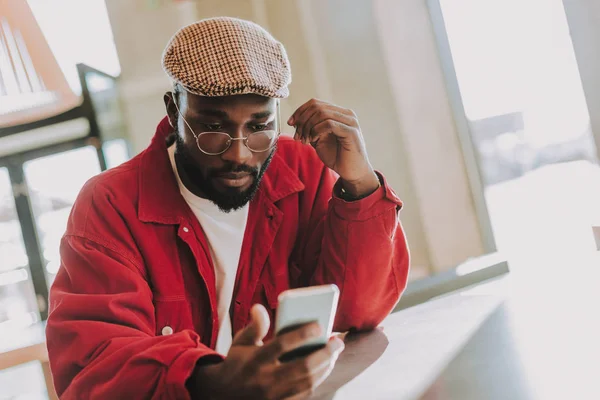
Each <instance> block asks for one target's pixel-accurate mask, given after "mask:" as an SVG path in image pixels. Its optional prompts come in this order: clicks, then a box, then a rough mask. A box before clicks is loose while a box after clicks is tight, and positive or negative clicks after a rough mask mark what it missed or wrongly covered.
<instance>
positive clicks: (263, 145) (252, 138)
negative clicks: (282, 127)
mask: <svg viewBox="0 0 600 400" xmlns="http://www.w3.org/2000/svg"><path fill="white" fill-rule="evenodd" d="M174 104H175V107H176V108H177V112H178V113H179V115H180V116H181V119H183V122H184V123H185V124H186V125H187V127H188V129H189V130H190V132H192V135H194V138H195V139H196V145H197V146H198V150H200V151H201V152H203V153H204V154H207V155H209V156H218V155H220V154H223V153H225V152H226V151H227V150H229V148H230V147H231V145H232V144H233V142H234V141H235V140H242V143H243V144H244V145H245V146H246V147H247V148H248V150H250V151H251V152H253V153H264V152H265V151H269V150H271V149H272V148H273V147H275V144H276V143H277V139H278V138H279V135H280V132H279V121H281V115H279V114H280V110H279V102H277V128H278V130H277V131H275V130H264V131H258V132H252V133H250V134H248V136H246V137H241V138H234V137H231V135H229V134H228V133H225V132H216V131H210V132H201V133H200V134H198V135H197V134H196V132H194V130H193V129H192V127H191V126H190V124H188V122H187V120H186V119H185V117H184V116H183V114H182V113H181V111H179V107H178V106H177V102H176V101H174Z"/></svg>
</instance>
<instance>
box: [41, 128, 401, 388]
mask: <svg viewBox="0 0 600 400" xmlns="http://www.w3.org/2000/svg"><path fill="white" fill-rule="evenodd" d="M169 130H170V128H169V125H168V123H167V121H166V119H164V120H163V121H162V122H161V123H160V124H159V126H158V129H157V132H156V135H155V136H154V138H153V139H152V143H151V144H150V146H149V147H148V148H147V149H146V150H145V151H143V152H142V153H141V154H139V155H138V156H136V157H135V158H133V159H132V160H130V161H129V162H126V163H124V164H122V165H121V166H119V167H117V168H113V169H111V170H109V171H106V172H104V173H102V174H100V175H98V176H96V177H94V178H92V179H90V180H89V181H88V182H87V183H86V185H85V186H84V187H83V189H82V190H81V193H80V194H79V197H78V198H77V201H76V202H75V205H74V206H73V210H72V212H71V215H70V217H69V222H68V226H67V230H66V233H65V235H64V238H63V240H62V243H61V259H62V265H61V268H60V270H59V272H58V275H57V276H56V280H55V282H54V284H53V286H52V289H51V293H50V315H49V317H48V324H47V345H48V352H49V356H50V364H51V369H52V373H53V376H54V382H55V386H56V390H57V392H58V394H59V395H60V397H61V398H62V399H90V398H98V399H117V398H119V399H120V398H123V399H141V398H144V399H146V398H152V399H186V398H189V394H188V392H187V390H186V386H185V383H186V380H187V379H188V378H189V376H190V374H191V373H192V371H193V369H194V366H195V364H196V362H197V361H198V360H199V359H201V358H202V357H206V356H215V355H216V353H215V351H214V350H213V349H214V346H215V342H216V339H217V330H218V321H217V302H216V298H217V297H216V289H215V276H214V271H213V265H212V261H211V257H210V252H209V246H208V242H207V239H206V236H205V235H204V233H203V231H202V227H201V226H200V224H199V222H198V220H197V219H196V217H195V216H194V214H193V213H192V211H191V210H190V209H189V207H188V206H187V204H186V202H185V201H184V199H183V198H182V197H181V195H180V193H179V188H178V186H177V182H176V179H175V176H174V174H173V170H172V169H171V164H170V162H169V158H168V154H167V147H166V142H165V138H166V137H167V135H168V134H169V133H170V132H169ZM76 167H77V166H74V168H76ZM380 178H381V180H382V182H383V185H382V187H381V188H380V189H378V190H377V191H376V192H375V193H374V194H372V195H370V196H369V197H367V198H364V199H362V200H358V201H355V202H346V201H344V200H342V199H340V198H339V197H337V196H336V195H334V193H337V191H338V190H339V189H340V188H339V183H337V184H336V180H337V177H336V175H335V174H334V173H333V172H332V171H331V170H329V169H328V168H327V167H325V166H324V165H323V163H322V162H321V161H320V160H319V158H318V157H317V155H316V153H315V151H314V150H313V149H312V148H311V147H310V146H304V145H301V144H299V143H297V142H294V141H292V140H291V139H289V138H284V137H282V138H281V139H280V140H279V144H278V149H277V152H276V154H275V156H274V157H273V160H272V163H271V165H270V167H269V169H268V170H267V172H266V173H265V175H264V177H263V181H262V183H261V186H260V189H259V191H258V192H257V194H256V196H255V198H254V199H253V200H252V201H251V203H250V210H249V216H248V223H247V227H246V232H245V236H244V240H243V245H242V250H241V257H240V262H239V267H238V273H237V278H236V283H235V288H234V292H233V300H232V305H231V319H232V325H233V330H234V332H237V331H239V330H240V329H242V328H243V327H244V326H245V325H246V324H247V322H248V319H249V310H250V307H251V306H252V305H253V304H255V303H261V304H263V305H264V306H265V307H266V308H267V310H269V312H270V314H271V320H272V321H273V316H274V312H275V308H276V306H277V295H278V294H279V293H280V292H282V291H283V290H285V289H288V288H290V287H300V286H311V285H319V284H327V283H335V284H337V285H338V287H339V288H340V290H341V296H340V301H339V306H338V310H337V316H336V321H335V330H337V331H346V330H350V329H358V330H363V329H371V328H374V327H375V326H377V324H379V323H380V322H381V321H382V320H383V319H384V318H385V317H386V316H387V315H388V313H389V312H390V311H391V310H392V309H393V307H394V305H395V304H396V303H397V301H398V299H399V298H400V295H401V293H402V291H403V290H404V288H405V286H406V282H407V276H408V267H409V254H408V249H407V245H406V240H405V237H404V232H403V230H402V227H401V225H400V222H399V219H398V211H399V209H400V207H401V202H400V200H399V199H398V197H397V196H396V195H395V194H394V192H393V191H392V189H391V188H390V187H389V186H388V185H387V184H386V183H385V179H384V178H383V177H380ZM165 327H169V328H170V329H169V328H167V329H164V328H165ZM171 330H172V332H173V333H172V334H170V333H171Z"/></svg>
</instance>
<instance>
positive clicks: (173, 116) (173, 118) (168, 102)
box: [163, 92, 179, 129]
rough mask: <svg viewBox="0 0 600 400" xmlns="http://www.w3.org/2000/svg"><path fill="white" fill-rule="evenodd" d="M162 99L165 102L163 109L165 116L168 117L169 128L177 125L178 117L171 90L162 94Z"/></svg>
mask: <svg viewBox="0 0 600 400" xmlns="http://www.w3.org/2000/svg"><path fill="white" fill-rule="evenodd" d="M163 101H164V102H165V109H166V111H167V117H168V118H169V125H171V128H173V129H174V128H175V127H176V126H177V120H178V119H179V113H178V112H177V107H176V106H175V94H174V93H173V92H167V93H165V95H164V96H163Z"/></svg>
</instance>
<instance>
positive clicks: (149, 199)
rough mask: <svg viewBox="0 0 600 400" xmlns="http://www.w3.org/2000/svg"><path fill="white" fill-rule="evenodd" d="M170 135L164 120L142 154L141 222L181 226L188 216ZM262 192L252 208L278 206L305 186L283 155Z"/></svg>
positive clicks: (275, 159) (277, 156) (275, 158)
mask: <svg viewBox="0 0 600 400" xmlns="http://www.w3.org/2000/svg"><path fill="white" fill-rule="evenodd" d="M171 132H172V128H171V127H170V125H169V122H168V119H167V118H166V117H165V118H163V120H162V121H161V122H160V123H159V124H158V127H157V129H156V133H155V135H154V137H153V138H152V142H151V143H150V146H149V147H148V148H147V149H146V150H144V152H143V153H142V154H141V160H140V169H139V202H138V218H139V219H140V220H141V221H142V222H155V223H162V224H178V223H180V222H181V221H182V220H183V219H184V218H185V216H186V215H188V214H187V212H186V210H187V208H188V206H187V204H186V203H185V200H184V199H183V197H182V196H181V194H180V193H179V187H178V186H177V180H176V178H175V175H174V173H173V169H172V168H171V163H170V161H169V155H168V153H167V144H166V139H167V137H168V135H169V134H170V133H171ZM259 190H260V191H261V193H262V194H263V195H264V196H256V197H255V199H254V200H252V202H251V203H250V207H251V208H252V207H256V204H255V203H256V201H257V198H258V197H260V198H262V199H264V200H266V201H269V202H271V203H275V202H277V201H279V200H281V199H283V198H285V197H287V196H290V195H292V194H294V193H297V192H300V191H302V190H304V184H303V183H302V181H300V178H298V175H297V174H296V173H295V172H294V171H293V170H292V169H291V168H290V167H289V166H288V165H287V163H286V162H285V160H284V159H283V158H282V156H281V154H279V153H275V155H274V156H273V160H272V161H271V164H270V165H269V169H268V170H267V172H266V173H265V174H264V176H263V179H262V181H261V183H260V188H259Z"/></svg>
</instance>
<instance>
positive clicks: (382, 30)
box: [107, 0, 483, 273]
mask: <svg viewBox="0 0 600 400" xmlns="http://www.w3.org/2000/svg"><path fill="white" fill-rule="evenodd" d="M135 4H142V3H141V2H124V1H121V0H107V7H108V10H109V15H110V18H111V22H112V24H113V31H114V36H115V41H116V45H117V51H118V52H119V56H120V61H121V67H122V70H123V74H122V81H123V84H124V87H125V89H124V94H125V103H126V106H127V112H128V120H129V123H130V126H131V132H132V142H133V147H134V149H135V150H136V151H140V150H142V149H143V148H144V147H145V146H146V145H147V143H149V140H150V138H151V136H152V134H153V133H154V128H155V126H156V123H157V121H158V120H159V119H160V118H161V116H162V115H164V110H163V106H162V94H163V93H164V91H165V90H168V81H166V78H165V77H164V74H163V72H162V70H161V69H160V55H161V52H162V49H163V48H164V46H165V45H166V43H167V41H168V39H169V38H170V37H171V35H172V34H173V33H174V32H175V31H176V30H177V29H178V28H179V27H181V26H183V25H185V24H187V23H189V22H192V21H193V20H195V19H200V18H205V17H210V16H217V15H229V16H235V17H240V18H245V19H250V20H254V21H255V22H257V23H260V24H261V25H263V26H264V27H265V28H267V29H268V30H269V31H271V33H272V34H273V35H274V36H275V37H276V38H277V39H279V40H280V41H281V42H282V43H283V44H284V45H285V46H286V49H287V51H288V55H289V57H290V60H291V63H292V74H293V82H292V85H291V87H290V92H291V95H290V97H289V99H287V100H286V101H285V102H283V103H282V114H283V115H282V116H283V117H284V119H287V116H288V115H290V113H291V112H293V110H294V109H295V108H296V107H298V106H299V105H300V104H302V103H303V102H305V101H307V100H308V99H310V98H311V97H319V98H322V99H325V100H329V101H333V102H335V103H338V104H340V105H342V106H345V107H349V108H352V109H353V110H354V111H355V112H356V113H357V114H358V116H359V120H360V123H361V128H362V130H363V133H364V136H365V141H366V143H367V148H368V150H369V154H370V157H371V161H372V162H373V164H374V166H375V167H376V168H378V169H380V170H382V171H383V172H384V173H385V175H386V177H387V178H388V179H389V181H390V182H391V184H392V185H393V187H394V188H395V189H396V191H397V192H398V194H399V195H400V197H401V198H402V199H403V200H404V202H405V209H404V211H403V213H402V220H403V223H404V226H405V229H406V232H407V236H408V239H409V245H410V247H411V255H412V260H413V267H414V268H415V271H416V272H417V273H423V272H432V271H436V270H443V269H445V268H448V267H452V266H454V265H456V264H457V263H459V262H461V261H464V260H465V259H466V258H469V257H471V256H478V255H480V254H482V253H483V246H482V243H481V237H480V236H481V235H480V233H479V230H478V225H477V220H476V215H475V210H474V207H473V204H472V201H471V200H470V191H469V187H468V183H467V178H466V174H465V171H464V162H463V158H462V155H461V153H460V149H459V146H458V141H457V135H456V129H455V126H454V122H453V120H452V116H451V113H450V110H449V105H448V101H447V94H446V90H445V86H444V82H443V79H442V74H441V68H440V65H439V60H438V58H437V50H436V46H435V40H434V37H433V33H432V29H431V25H430V23H429V21H428V16H427V9H426V8H425V1H424V0H402V1H398V0H389V1H384V0H381V1H370V0H286V1H282V0H226V1H224V0H196V2H195V5H196V6H195V7H191V6H192V5H194V3H193V2H188V3H181V4H178V5H177V4H174V3H171V2H166V4H165V5H163V6H162V7H161V8H160V9H158V10H152V11H149V10H144V9H140V6H139V5H138V6H136V5H135Z"/></svg>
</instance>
